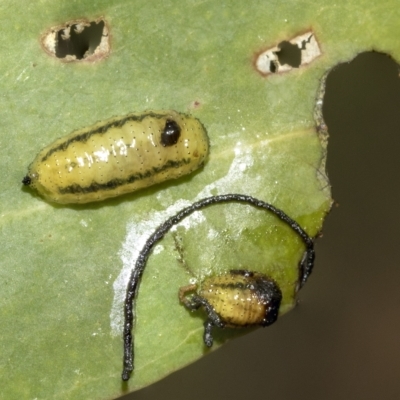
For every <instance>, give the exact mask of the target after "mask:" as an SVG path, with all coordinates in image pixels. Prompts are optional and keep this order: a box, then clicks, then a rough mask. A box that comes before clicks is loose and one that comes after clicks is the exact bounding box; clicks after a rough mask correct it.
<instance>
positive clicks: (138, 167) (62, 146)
mask: <svg viewBox="0 0 400 400" xmlns="http://www.w3.org/2000/svg"><path fill="white" fill-rule="evenodd" d="M208 150H209V144H208V137H207V133H206V130H205V128H204V126H203V125H202V124H201V122H200V121H199V120H198V119H196V118H193V117H190V116H187V115H185V114H180V113H177V112H176V111H148V112H145V113H132V114H128V115H127V116H124V117H116V118H111V119H109V120H107V121H103V122H98V123H96V124H94V125H92V126H90V127H87V128H83V129H80V130H78V131H75V132H73V133H71V134H70V135H68V136H66V137H63V138H60V139H58V140H56V141H55V142H54V143H52V144H50V145H49V146H47V147H45V148H44V149H43V150H42V151H40V153H39V154H38V155H37V156H36V158H35V160H34V161H33V163H32V164H31V165H30V167H29V170H28V174H27V175H26V176H25V177H24V179H23V181H22V183H23V184H24V185H29V186H30V187H32V188H34V189H36V190H37V191H38V192H39V194H40V195H42V196H43V197H44V198H46V199H47V200H49V201H52V202H55V203H63V204H66V203H89V202H93V201H101V200H104V199H107V198H110V197H115V196H119V195H122V194H125V193H129V192H133V191H136V190H138V189H142V188H145V187H148V186H151V185H154V184H156V183H160V182H163V181H166V180H169V179H176V178H179V177H181V176H183V175H186V174H189V173H191V172H192V171H194V170H196V169H197V168H199V167H201V166H202V165H203V164H204V162H205V159H206V157H207V155H208Z"/></svg>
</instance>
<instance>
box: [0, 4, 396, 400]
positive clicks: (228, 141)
mask: <svg viewBox="0 0 400 400" xmlns="http://www.w3.org/2000/svg"><path fill="white" fill-rule="evenodd" d="M367 3H368V4H367ZM390 7H393V2H391V1H386V0H385V1H384V2H372V1H371V0H370V1H367V0H366V1H364V2H363V4H360V3H357V2H354V4H351V5H349V3H348V2H344V1H339V3H338V2H337V1H336V2H335V3H332V2H325V3H323V2H319V3H318V4H315V2H305V1H297V0H296V1H295V0H289V1H285V2H268V3H266V2H265V1H257V0H255V1H251V2H246V3H243V4H235V7H232V6H231V5H230V4H228V3H226V4H225V3H224V2H222V3H221V2H215V1H214V2H213V1H209V0H208V1H207V0H206V1H201V2H197V1H187V2H182V1H179V0H170V1H167V2H157V3H154V5H150V4H149V1H140V0H133V1H126V0H125V1H123V0H121V1H113V2H109V1H105V0H98V1H96V2H71V1H66V0H63V1H59V2H51V1H49V0H43V1H40V2H29V3H27V2H19V1H10V0H4V1H3V2H2V6H1V10H2V12H1V17H0V19H1V26H2V44H3V51H2V57H1V58H0V76H1V85H2V86H1V87H2V96H1V97H0V104H1V118H0V126H1V129H0V146H1V149H2V152H1V155H0V166H1V171H2V191H1V207H0V209H1V210H0V215H1V219H0V221H1V230H0V232H1V243H2V251H1V260H0V263H1V268H0V270H1V279H0V285H1V288H0V290H1V299H0V310H1V328H0V332H1V334H0V348H1V354H2V357H1V361H0V375H1V377H2V383H1V385H0V397H1V398H4V399H17V398H18V399H35V398H37V399H43V398H46V399H49V398H51V399H54V400H59V399H76V400H79V399H88V398H90V399H105V398H110V397H116V396H119V395H122V394H123V393H124V392H126V391H133V390H136V389H138V388H141V387H144V386H146V385H149V384H150V383H152V382H155V381H157V380H159V379H161V378H162V377H164V376H166V375H168V374H170V373H171V372H173V371H175V370H177V369H179V368H182V367H183V366H185V365H187V364H189V363H191V362H193V361H195V360H196V359H198V358H200V357H202V356H203V355H204V354H206V353H207V351H205V348H204V344H203V342H202V331H203V320H204V314H203V313H202V312H198V313H190V312H188V311H187V310H186V309H185V308H184V307H183V306H182V305H180V304H179V301H178V291H179V288H180V287H181V286H185V285H188V284H190V283H193V282H195V281H197V282H199V281H201V280H202V279H204V278H205V277H207V276H212V275H213V274H217V273H219V272H223V271H226V270H229V269H251V270H254V271H258V272H261V273H264V274H266V275H268V276H270V277H272V278H273V279H274V280H275V281H276V282H277V283H278V285H279V286H280V288H281V290H282V293H283V300H282V305H281V309H280V315H281V316H282V315H283V314H284V313H286V312H287V311H289V310H290V309H291V308H292V307H293V306H294V305H295V296H296V287H297V284H298V271H297V265H298V262H299V260H300V258H301V255H302V253H303V251H304V245H303V243H302V242H301V240H300V239H299V238H298V237H297V236H296V235H295V234H294V233H293V232H291V231H290V229H289V228H288V227H287V226H285V225H284V224H283V223H282V222H280V221H278V220H277V219H276V218H275V217H274V216H273V215H272V214H270V213H268V212H265V211H260V210H256V209H254V208H252V207H251V206H249V205H243V204H236V203H229V204H219V205H214V206H211V207H209V208H208V209H204V210H202V211H200V212H198V213H195V214H193V215H192V216H191V217H189V218H187V219H185V220H184V221H183V222H182V223H181V224H180V225H179V226H177V228H176V229H174V230H172V231H171V232H170V233H168V234H167V235H166V237H165V238H164V239H163V240H162V241H161V242H160V243H159V244H158V245H157V246H156V247H155V249H154V252H153V253H152V255H151V256H150V259H149V262H148V264H147V267H146V270H145V273H144V276H143V280H142V285H141V287H140V291H139V297H138V302H137V305H136V316H137V319H136V326H135V329H134V333H135V350H136V358H135V366H136V368H135V371H134V373H133V374H132V377H131V380H130V381H129V382H128V383H127V385H126V386H124V385H122V384H121V370H122V323H123V300H124V295H125V288H126V284H127V281H128V277H129V274H130V270H131V269H132V267H133V265H134V262H135V259H136V257H137V255H138V252H139V250H140V248H141V246H143V244H144V242H145V240H146V238H147V237H148V236H149V235H150V234H151V233H152V232H153V231H154V229H155V228H156V227H157V226H158V225H159V224H160V223H161V222H163V221H164V220H165V219H166V218H168V217H169V216H171V215H173V214H174V213H176V212H177V211H179V210H180V209H182V208H184V207H186V206H188V205H190V204H191V203H193V202H194V201H196V200H199V199H202V198H204V197H207V196H210V195H216V194H224V193H235V192H237V193H243V194H247V195H252V196H254V197H256V198H259V199H262V200H264V201H267V202H269V203H271V204H273V205H275V206H276V207H279V208H281V209H283V210H284V211H285V212H286V213H287V214H288V215H289V216H291V217H292V218H294V219H295V220H296V221H297V222H298V223H299V224H300V225H301V226H302V227H303V228H304V229H305V230H306V231H307V232H308V233H309V235H311V236H314V235H316V234H317V233H318V232H319V231H320V229H321V227H322V223H323V219H324V217H325V215H326V213H327V212H328V211H329V209H330V206H331V197H330V185H329V181H328V179H327V177H326V174H325V161H326V159H325V157H326V144H327V131H326V127H325V125H324V123H323V120H322V118H321V108H322V98H323V88H322V89H321V83H320V80H321V78H322V77H323V76H324V74H325V73H326V72H327V71H328V70H329V69H330V68H332V67H333V66H334V65H335V64H337V63H338V62H343V61H348V60H350V59H351V58H353V57H354V56H355V54H357V53H358V52H360V51H363V50H367V49H371V48H374V49H376V50H381V51H386V52H391V54H392V55H393V57H397V59H399V57H400V54H399V53H400V50H399V47H398V44H397V38H398V33H399V24H398V20H397V18H396V13H388V12H387V10H388V9H390ZM365 10H369V13H366V12H365ZM383 19H384V20H383ZM100 20H101V21H105V23H104V24H103V25H101V27H100V28H101V29H100V28H99V29H97V31H96V32H97V33H96V34H101V35H102V37H101V38H98V40H97V41H91V40H88V41H83V42H84V44H83V45H84V46H86V47H87V48H86V49H84V51H83V52H82V51H81V53H80V54H81V55H80V56H79V57H80V58H79V57H78V59H77V57H75V56H71V53H69V50H70V49H75V47H74V46H75V44H73V41H75V40H79V38H81V37H80V36H79V35H80V34H81V33H82V32H84V31H85V27H89V26H92V27H96V26H97V27H98V23H99V21H100ZM310 26H311V27H312V29H311V30H310ZM343 27H345V29H344V28H343ZM361 32H362V34H361ZM305 33H307V35H306V36H304V37H303V36H302V35H304V34H305ZM310 35H311V36H310ZM296 38H297V39H296ZM355 38H356V39H357V40H355ZM57 40H58V41H60V43H61V42H63V46H64V47H63V55H65V54H67V55H68V54H69V56H68V57H67V59H61V58H57V57H56V55H57V54H60V50H59V49H57V43H56V42H57ZM85 40H86V39H85ZM44 41H45V43H44ZM74 43H75V42H74ZM93 43H97V44H93ZM288 43H289V44H288ZM316 44H318V51H319V52H320V54H317V53H318V52H317V51H316ZM69 46H71V47H69ZM96 46H98V47H96ZM296 46H297V47H296ZM286 49H292V50H294V52H295V53H296V62H295V64H294V65H295V67H294V68H283V69H282V68H280V67H282V66H284V65H285V63H286V61H285V60H287V58H285V57H283V55H284V54H283V52H285V50H286ZM71 51H72V53H73V52H74V51H75V50H71ZM313 54H314V55H315V54H317V56H316V57H313V56H312V55H313ZM261 55H262V57H261V59H260V60H259V61H260V63H261V61H262V62H263V64H262V63H261V64H260V63H258V62H257V60H258V57H260V56H261ZM299 59H300V62H299ZM302 60H303V61H304V62H303V63H302V62H301V61H302ZM259 65H262V66H263V67H262V68H264V69H265V68H267V69H268V68H269V69H270V70H271V69H272V70H273V71H272V73H270V74H265V73H261V71H260V70H259V68H261V67H259ZM162 109H171V110H176V111H178V112H182V113H187V114H191V115H193V116H194V117H195V118H198V119H199V120H200V121H201V122H202V124H203V125H204V126H205V127H206V129H207V132H208V136H209V138H210V145H211V147H210V156H209V158H208V161H207V162H206V164H205V166H204V168H202V169H200V170H198V171H196V172H194V173H193V174H191V175H189V176H186V177H183V178H180V179H178V180H174V181H169V182H165V183H162V184H159V185H157V186H154V187H150V188H147V189H143V190H141V191H139V192H136V193H133V194H130V195H125V196H123V197H120V198H115V199H111V200H107V201H104V202H102V203H95V204H87V205H84V206H83V205H81V206H60V205H54V204H50V203H47V202H46V201H44V200H43V199H42V198H40V197H39V196H37V195H35V194H34V193H33V192H32V191H30V190H29V189H26V188H22V184H21V180H22V178H23V177H24V176H25V174H26V172H27V169H28V166H29V164H30V163H31V162H32V161H33V159H34V157H35V156H36V154H37V153H38V152H39V151H40V150H41V149H42V148H43V147H45V146H46V145H48V144H50V143H51V142H53V141H54V140H55V139H57V138H59V137H62V136H64V135H66V134H68V133H70V132H71V131H73V130H76V129H80V128H84V127H86V126H89V125H92V124H94V123H96V122H97V121H101V120H105V119H108V118H111V117H113V116H120V115H126V114H127V113H129V112H142V111H145V110H162ZM314 114H315V115H314ZM317 267H318V264H317ZM276 329H279V322H278V325H277V327H276ZM250 330H251V329H243V330H229V329H227V330H224V331H222V330H218V329H216V330H215V341H214V346H213V349H215V348H218V346H220V345H221V344H222V343H224V342H225V341H226V340H227V339H229V338H232V337H234V336H237V335H241V334H243V333H246V332H249V331H250ZM272 362H273V361H272Z"/></svg>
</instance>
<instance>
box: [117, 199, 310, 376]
mask: <svg viewBox="0 0 400 400" xmlns="http://www.w3.org/2000/svg"><path fill="white" fill-rule="evenodd" d="M227 202H237V203H244V204H249V205H252V206H254V207H256V208H259V209H263V210H266V211H269V212H272V213H273V214H275V215H276V217H278V218H279V219H280V220H282V221H283V222H284V223H286V224H287V225H288V226H289V227H290V228H291V229H292V230H293V231H294V232H295V233H296V234H297V235H298V236H299V237H300V238H301V239H302V240H303V242H304V244H305V247H306V249H305V252H304V255H303V257H302V259H301V261H300V263H299V286H300V287H302V286H303V285H304V283H305V282H306V281H307V279H308V277H309V275H310V274H311V272H312V269H313V265H314V258H315V252H314V241H313V239H312V238H311V237H310V236H308V234H307V233H306V232H305V231H304V230H303V228H302V227H301V226H300V225H299V224H298V223H297V222H296V221H295V220H293V219H292V218H290V217H289V216H288V215H286V214H285V213H284V212H283V211H282V210H280V209H278V208H276V207H274V206H273V205H271V204H269V203H266V202H264V201H262V200H258V199H256V198H254V197H251V196H247V195H243V194H225V195H218V196H212V197H208V198H205V199H202V200H199V201H197V202H195V203H193V204H192V205H191V206H189V207H186V208H184V209H183V210H181V211H179V212H178V213H177V214H176V215H174V216H172V217H170V218H168V219H167V220H166V221H165V222H164V223H162V224H161V225H160V226H159V227H158V228H157V229H156V230H155V231H154V232H153V233H152V234H151V235H150V237H149V238H148V239H147V241H146V243H145V245H144V247H143V248H142V250H141V251H140V253H139V256H138V258H137V260H136V263H135V267H134V268H133V270H132V273H131V276H130V279H129V282H128V287H127V291H126V297H125V308H124V311H125V322H124V331H123V341H124V357H123V371H122V380H124V381H127V380H129V378H130V375H131V373H132V371H133V369H134V365H133V360H134V343H133V335H132V328H133V316H134V312H133V310H134V301H135V299H136V296H137V294H138V290H139V284H140V279H141V277H142V275H143V272H144V269H145V266H146V263H147V260H148V258H149V256H150V254H151V251H152V249H153V248H154V246H155V245H156V244H157V243H158V242H159V241H160V240H161V239H162V238H163V237H164V236H165V234H166V233H167V232H168V231H169V230H170V229H171V228H172V227H173V226H174V225H176V224H178V223H179V222H180V221H182V220H183V219H184V218H186V217H187V216H189V215H190V214H192V213H193V212H195V211H197V210H200V209H202V208H204V207H207V206H210V205H213V204H218V203H227ZM230 274H231V276H230V277H229V278H228V280H231V283H232V280H233V281H234V282H235V284H238V283H239V280H241V279H242V280H243V282H242V283H243V285H244V286H246V285H247V286H248V289H246V290H249V292H252V294H256V293H257V291H259V290H258V289H255V288H253V289H251V288H250V286H251V285H255V284H257V286H259V287H265V290H264V289H263V290H261V292H263V294H260V293H259V294H256V297H258V298H259V299H260V298H264V297H265V298H266V301H265V305H264V308H265V310H267V313H264V314H263V312H262V311H261V310H258V311H257V312H256V316H255V318H254V321H257V322H260V324H261V325H263V324H265V325H268V324H270V323H272V322H274V321H275V319H276V315H277V313H278V309H279V303H280V290H279V287H278V286H277V285H276V283H275V282H273V281H272V280H271V279H269V278H268V277H266V276H265V275H263V276H261V275H259V274H257V273H254V272H251V271H241V270H239V271H236V272H232V271H231V272H230ZM255 274H256V275H255ZM210 279H211V280H210V281H209V284H210V283H211V284H212V283H213V282H214V281H213V279H216V278H210ZM252 280H253V283H251V281H252ZM256 281H258V282H256ZM215 282H216V281H215ZM249 282H250V284H249ZM203 284H204V282H203ZM185 292H187V290H185V289H182V290H181V296H184V295H185ZM224 296H226V294H224ZM198 297H199V300H198V301H196V298H194V299H193V301H192V305H193V308H196V307H197V308H198V307H200V306H203V307H205V308H206V311H207V313H208V320H207V321H206V323H205V335H204V336H205V342H206V344H207V345H210V346H211V345H212V335H211V329H212V327H213V326H214V325H216V326H221V327H225V326H227V325H229V323H231V324H232V322H233V325H237V326H240V325H241V323H242V322H245V321H246V320H247V322H248V321H250V317H249V316H247V317H239V318H238V317H237V316H236V317H234V316H233V315H231V316H229V318H228V317H227V315H228V314H229V313H227V314H226V313H225V311H223V310H222V312H221V310H220V311H219V312H220V313H221V314H222V315H221V314H219V313H218V308H217V307H216V309H217V310H215V309H214V308H213V305H212V304H211V299H208V300H207V299H206V300H207V301H203V300H201V299H202V298H203V299H204V298H205V297H204V296H203V297H202V296H199V295H198ZM214 297H215V306H218V307H220V306H219V305H218V301H219V300H221V297H220V296H219V295H218V294H216V295H215V296H214ZM182 301H183V303H184V304H185V301H187V306H188V308H191V307H192V306H191V305H190V303H191V302H190V300H185V299H183V298H182ZM213 302H214V300H213ZM256 302H257V300H252V301H251V302H250V303H251V307H250V308H251V309H252V312H253V311H254V309H255V308H254V304H255V303H256ZM207 308H208V310H207ZM210 315H212V317H210ZM262 315H264V317H263V318H265V319H263V318H262ZM230 318H232V319H230ZM234 318H238V319H234ZM235 322H239V323H235Z"/></svg>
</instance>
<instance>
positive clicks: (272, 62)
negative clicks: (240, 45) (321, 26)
mask: <svg viewBox="0 0 400 400" xmlns="http://www.w3.org/2000/svg"><path fill="white" fill-rule="evenodd" d="M320 55H321V50H320V48H319V45H318V42H317V40H316V38H315V35H314V33H313V32H312V31H309V32H306V33H304V34H302V35H298V36H296V37H294V38H293V39H291V40H290V41H287V40H284V41H282V42H280V43H279V44H278V45H277V46H274V47H270V48H268V49H266V50H263V51H261V52H259V53H258V54H257V55H256V59H255V67H256V69H257V71H258V72H259V73H260V74H261V75H263V76H266V75H269V74H271V73H278V72H288V71H291V70H292V69H293V68H300V67H301V66H303V65H306V64H309V63H310V62H311V61H313V60H314V59H315V58H317V57H318V56H320Z"/></svg>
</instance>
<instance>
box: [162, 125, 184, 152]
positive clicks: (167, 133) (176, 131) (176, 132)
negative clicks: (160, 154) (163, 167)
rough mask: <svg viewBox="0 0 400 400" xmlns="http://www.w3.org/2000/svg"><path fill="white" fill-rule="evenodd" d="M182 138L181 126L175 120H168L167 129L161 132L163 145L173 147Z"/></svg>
mask: <svg viewBox="0 0 400 400" xmlns="http://www.w3.org/2000/svg"><path fill="white" fill-rule="evenodd" d="M180 136H181V128H180V126H179V125H178V124H177V123H176V122H175V121H173V120H170V119H167V122H166V123H165V128H164V130H163V131H162V132H161V144H162V145H163V146H164V147H166V146H173V145H174V144H176V143H177V142H178V140H179V137H180Z"/></svg>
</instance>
